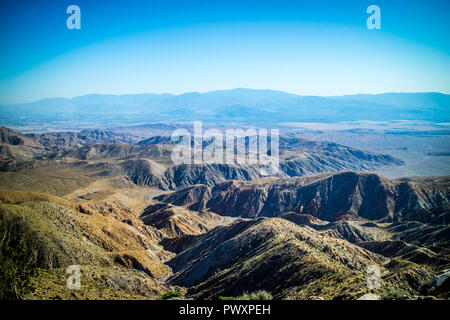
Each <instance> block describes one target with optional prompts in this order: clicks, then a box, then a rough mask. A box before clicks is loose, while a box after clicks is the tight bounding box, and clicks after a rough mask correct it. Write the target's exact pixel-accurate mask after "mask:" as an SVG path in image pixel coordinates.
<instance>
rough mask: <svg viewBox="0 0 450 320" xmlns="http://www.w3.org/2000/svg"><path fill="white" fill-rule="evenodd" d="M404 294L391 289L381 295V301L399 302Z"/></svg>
mask: <svg viewBox="0 0 450 320" xmlns="http://www.w3.org/2000/svg"><path fill="white" fill-rule="evenodd" d="M403 295H404V294H403V292H401V291H400V290H397V289H390V290H388V291H386V292H385V293H383V294H382V295H381V300H397V299H398V298H400V297H402V296H403Z"/></svg>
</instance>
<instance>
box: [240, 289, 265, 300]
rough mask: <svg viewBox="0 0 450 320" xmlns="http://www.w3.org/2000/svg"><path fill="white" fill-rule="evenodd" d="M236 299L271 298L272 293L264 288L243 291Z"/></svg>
mask: <svg viewBox="0 0 450 320" xmlns="http://www.w3.org/2000/svg"><path fill="white" fill-rule="evenodd" d="M237 299H238V300H272V295H271V294H270V293H269V292H267V291H265V290H258V291H255V292H252V293H248V292H244V294H242V295H241V296H239V297H238V298H237Z"/></svg>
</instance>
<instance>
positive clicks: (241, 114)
mask: <svg viewBox="0 0 450 320" xmlns="http://www.w3.org/2000/svg"><path fill="white" fill-rule="evenodd" d="M449 108H450V95H447V94H441V93H386V94H378V95H369V94H358V95H347V96H338V97H318V96H301V95H295V94H290V93H286V92H281V91H274V90H253V89H243V88H238V89H233V90H219V91H211V92H207V93H198V92H190V93H184V94H180V95H172V94H127V95H99V94H90V95H85V96H80V97H75V98H72V99H66V98H51V99H44V100H40V101H37V102H34V103H28V104H21V105H14V106H3V107H0V125H4V126H17V127H20V126H22V127H25V126H29V127H30V126H35V127H36V126H46V125H48V124H52V125H53V127H54V126H57V128H65V129H69V127H68V126H67V124H74V125H73V127H74V129H76V128H83V127H111V126H114V125H115V126H117V125H129V124H139V123H146V122H147V123H148V122H157V121H192V120H204V121H207V120H212V121H239V122H245V121H249V122H265V123H266V122H272V123H274V122H283V121H290V122H295V121H298V122H301V121H320V122H335V121H356V120H372V121H379V120H427V121H435V122H449V121H450V112H448V110H449ZM75 123H76V125H75Z"/></svg>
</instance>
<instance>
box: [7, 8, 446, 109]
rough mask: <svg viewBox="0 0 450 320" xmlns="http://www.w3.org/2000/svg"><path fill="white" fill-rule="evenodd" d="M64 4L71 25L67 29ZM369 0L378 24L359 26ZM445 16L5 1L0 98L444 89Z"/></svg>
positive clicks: (438, 11)
mask: <svg viewBox="0 0 450 320" xmlns="http://www.w3.org/2000/svg"><path fill="white" fill-rule="evenodd" d="M70 4H76V5H78V6H79V7H80V8H81V30H68V29H67V27H66V19H67V17H68V15H67V14H66V8H67V7H68V6H69V5H70ZM371 4H376V5H378V6H379V7H380V9H381V25H382V29H381V30H368V29H367V28H366V19H367V17H368V16H369V15H368V14H366V8H367V7H368V6H369V5H371ZM449 24H450V4H449V2H448V1H446V0H442V1H438V0H431V1H430V0H429V1H414V0H405V1H401V0H395V1H392V0H391V1H378V0H371V1H364V0H358V1H357V0H354V1H345V0H342V1H323V0H315V1H313V0H310V1H292V0H291V1H264V0H259V1H244V0H240V1H233V0H228V1H213V0H209V1H167V0H165V1H138V0H129V1H117V0H108V1H101V0H95V1H93V0H88V1H84V0H70V1H65V0H34V1H33V0H27V1H24V0H4V1H2V2H1V5H0V42H1V43H0V104H12V103H21V102H30V101H35V100H38V99H42V98H48V97H73V96H78V95H83V94H89V93H102V94H123V93H144V92H151V93H163V92H168V93H182V92H189V91H199V92H206V91H210V90H216V89H231V88H235V87H247V88H260V89H267V88H268V89H276V90H282V91H287V92H292V93H298V94H304V95H339V94H352V93H381V92H393V91H394V92H418V91H439V92H444V93H450V41H449V40H450V28H449Z"/></svg>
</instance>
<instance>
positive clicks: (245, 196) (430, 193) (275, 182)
mask: <svg viewBox="0 0 450 320" xmlns="http://www.w3.org/2000/svg"><path fill="white" fill-rule="evenodd" d="M449 186H450V183H449V180H448V179H446V180H439V181H438V182H407V181H396V180H389V179H386V178H383V177H381V176H379V175H376V174H370V173H356V172H341V173H333V174H320V175H315V176H308V177H300V178H281V179H280V178H265V179H260V180H256V181H251V182H243V181H229V182H224V183H221V184H218V185H216V186H214V187H212V188H210V187H207V186H202V185H200V186H192V187H188V188H186V189H182V190H179V191H175V192H173V193H170V194H165V195H161V196H160V197H158V198H157V200H159V201H163V202H167V203H172V204H175V205H182V206H185V207H187V208H192V209H195V210H200V209H207V210H210V211H212V212H215V213H218V214H221V215H228V216H235V217H253V218H254V217H259V216H265V217H273V216H279V215H281V214H284V213H287V212H295V213H298V214H308V215H311V216H313V217H316V218H319V219H321V220H325V221H338V220H355V219H367V220H380V219H381V220H384V221H401V220H415V221H422V222H429V221H431V220H432V219H433V218H434V215H435V211H434V210H435V209H436V208H444V210H445V208H448V206H449V196H450V193H449V191H450V189H449Z"/></svg>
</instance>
